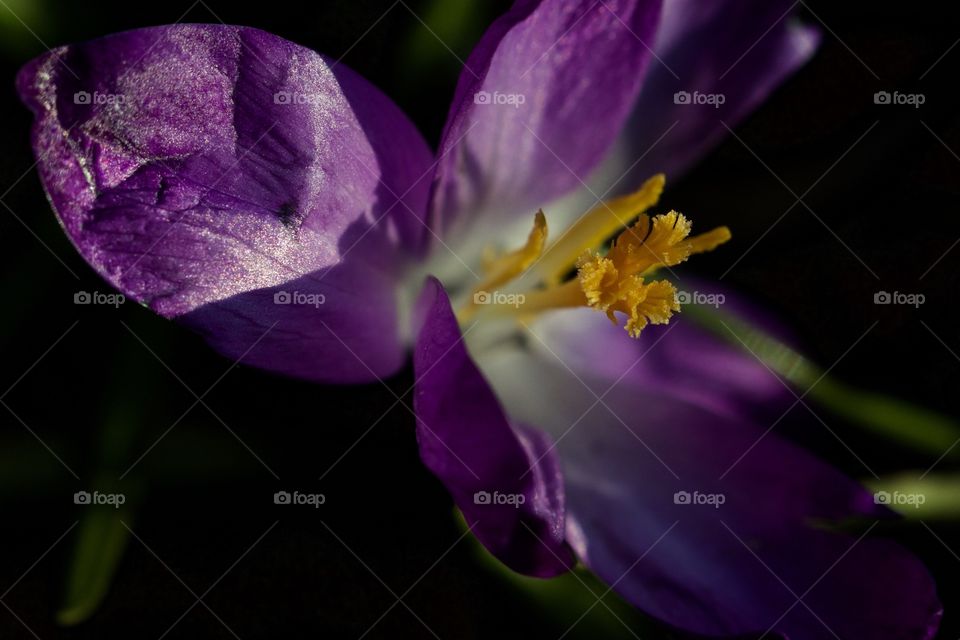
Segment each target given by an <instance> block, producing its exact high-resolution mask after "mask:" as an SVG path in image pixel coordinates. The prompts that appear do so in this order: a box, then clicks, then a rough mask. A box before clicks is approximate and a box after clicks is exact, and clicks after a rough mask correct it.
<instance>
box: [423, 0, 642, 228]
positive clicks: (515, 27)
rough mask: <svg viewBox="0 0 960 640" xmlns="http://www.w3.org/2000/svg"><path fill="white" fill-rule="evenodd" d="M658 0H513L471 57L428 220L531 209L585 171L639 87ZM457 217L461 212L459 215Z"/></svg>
mask: <svg viewBox="0 0 960 640" xmlns="http://www.w3.org/2000/svg"><path fill="white" fill-rule="evenodd" d="M659 12H660V1H659V0H605V1H604V2H587V1H582V2H571V1H569V0H517V2H516V3H515V4H514V5H513V7H512V8H511V10H510V11H509V12H507V13H506V14H505V15H503V16H502V17H501V18H499V19H498V20H497V21H496V22H494V24H493V25H492V26H491V27H490V28H489V29H488V30H487V32H486V34H484V36H483V38H482V39H481V41H480V43H479V44H478V45H477V46H476V48H475V49H474V51H473V53H472V54H471V55H470V57H469V58H468V59H467V62H466V65H465V67H464V70H463V72H462V73H461V75H460V81H459V84H458V85H457V90H456V93H455V95H454V100H453V104H452V106H451V110H450V114H449V116H448V119H447V124H446V127H445V129H444V133H443V138H442V141H441V144H440V158H441V160H440V163H439V165H438V167H437V175H436V179H435V184H434V194H433V195H434V200H433V203H432V211H431V222H432V224H433V225H434V227H435V228H436V229H438V231H439V230H442V232H444V233H449V232H450V231H451V229H454V228H456V227H457V226H458V225H459V224H460V223H463V222H464V219H463V218H464V216H466V215H467V214H469V215H470V216H474V215H476V214H478V213H481V212H483V213H484V214H486V215H506V216H517V215H524V216H529V215H532V214H533V213H534V212H535V211H536V210H537V208H538V207H540V206H543V205H545V204H547V203H548V202H549V201H551V200H553V199H555V198H557V197H558V196H561V195H563V194H564V193H565V192H567V191H569V190H570V189H572V188H574V187H577V186H579V185H580V181H581V180H586V178H587V177H588V174H589V172H590V170H591V169H592V168H593V167H594V166H595V165H596V164H597V163H598V162H599V161H600V160H601V159H602V157H603V154H604V152H605V151H606V150H607V148H608V147H609V146H610V144H611V143H612V142H613V140H614V139H615V137H616V135H617V134H618V133H619V132H620V129H621V127H622V126H623V124H624V122H625V119H626V117H627V115H628V114H629V111H630V108H631V106H632V104H633V102H634V99H635V98H636V95H637V91H639V89H640V81H641V78H642V77H643V72H644V69H645V68H646V66H647V61H648V58H649V57H650V50H649V49H648V48H647V44H648V43H649V44H651V46H652V42H653V37H654V28H655V26H656V23H657V20H658V16H659ZM457 218H459V219H457Z"/></svg>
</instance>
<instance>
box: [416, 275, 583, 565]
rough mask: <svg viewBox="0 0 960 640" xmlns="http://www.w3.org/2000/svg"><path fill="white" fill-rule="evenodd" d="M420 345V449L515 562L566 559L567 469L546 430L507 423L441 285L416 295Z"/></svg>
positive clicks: (478, 531) (484, 537) (475, 524)
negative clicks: (564, 470)
mask: <svg viewBox="0 0 960 640" xmlns="http://www.w3.org/2000/svg"><path fill="white" fill-rule="evenodd" d="M417 314H418V317H419V324H421V329H420V333H419V337H418V338H417V344H416V350H415V352H414V360H413V367H414V374H415V376H416V392H415V393H416V395H415V396H414V406H415V408H416V413H417V442H418V443H419V446H420V457H421V459H422V460H423V462H424V464H425V465H426V466H427V468H428V469H430V471H432V472H433V473H434V474H435V475H436V476H437V477H438V478H439V479H440V481H441V482H443V484H444V486H445V487H446V488H447V490H448V491H449V492H450V494H451V496H452V497H453V500H454V502H455V503H456V504H457V506H458V507H459V508H460V511H461V512H462V513H463V515H464V518H465V519H466V521H467V523H468V525H469V526H470V527H471V529H472V531H473V533H474V534H475V535H476V536H477V538H478V539H479V540H480V542H482V543H483V544H484V546H486V548H487V549H488V550H489V551H490V552H491V553H493V554H494V555H495V556H497V557H498V558H499V559H500V560H501V561H503V562H504V563H505V564H507V565H508V566H510V567H511V568H513V569H514V570H516V571H520V572H522V573H526V574H530V575H535V576H542V577H546V576H552V575H556V574H558V573H562V572H564V571H566V570H567V569H569V568H570V567H571V566H572V564H573V562H574V558H573V554H572V553H571V551H570V549H569V547H568V546H567V545H566V543H565V542H564V506H563V505H564V498H563V479H562V477H561V475H560V471H559V468H558V466H557V461H556V455H555V453H554V452H553V450H552V449H553V448H552V445H551V443H550V441H549V438H547V437H546V435H545V434H544V433H542V432H537V431H535V430H529V429H525V428H523V427H521V426H519V425H517V426H515V425H514V424H511V423H510V421H509V420H508V419H507V416H506V415H504V413H503V410H502V409H501V408H500V405H499V403H498V402H497V398H496V396H494V395H493V392H492V391H491V389H490V387H489V385H488V384H487V381H486V380H485V379H484V377H483V375H482V374H481V373H480V371H479V370H478V369H477V367H476V365H474V363H473V361H472V360H471V358H470V354H469V353H467V348H466V346H465V345H464V343H463V336H462V335H461V333H460V327H459V326H458V325H457V319H456V317H455V316H454V314H453V310H452V309H451V307H450V301H449V299H448V298H447V294H446V292H445V291H444V290H443V287H442V285H441V284H440V283H439V282H438V281H437V280H435V279H432V278H431V279H430V280H429V281H428V282H427V284H426V287H425V288H424V291H423V294H422V295H421V297H420V300H419V301H418V303H417Z"/></svg>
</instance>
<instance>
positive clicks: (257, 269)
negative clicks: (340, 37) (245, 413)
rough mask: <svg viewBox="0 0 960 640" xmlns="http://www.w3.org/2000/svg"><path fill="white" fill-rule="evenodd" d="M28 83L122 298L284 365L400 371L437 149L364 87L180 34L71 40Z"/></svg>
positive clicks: (335, 375) (213, 34)
mask: <svg viewBox="0 0 960 640" xmlns="http://www.w3.org/2000/svg"><path fill="white" fill-rule="evenodd" d="M17 81H18V90H19V92H20V96H21V98H22V99H23V100H24V102H25V103H26V104H27V105H28V106H29V107H30V108H31V109H32V110H33V112H34V114H35V116H36V120H35V123H34V127H33V147H34V152H35V154H36V156H37V159H38V169H39V173H40V177H41V180H42V182H43V185H44V187H45V188H46V190H47V193H48V195H49V197H50V200H51V202H52V203H53V206H54V209H55V210H56V212H57V214H58V216H59V217H60V220H61V221H62V223H63V226H64V228H65V229H66V231H67V233H68V234H69V236H70V238H71V240H72V241H73V242H74V244H75V245H76V247H77V249H78V250H79V251H80V253H81V254H82V255H83V256H84V258H85V259H86V260H87V261H88V262H89V263H90V264H91V266H93V267H94V269H96V270H97V271H98V272H99V273H100V274H101V275H102V276H103V277H104V278H106V279H107V280H108V281H109V282H110V283H111V284H113V285H114V286H115V287H117V288H118V289H120V290H121V291H122V292H123V293H125V294H127V295H128V296H130V297H133V298H135V299H137V300H138V301H141V302H143V303H145V304H147V305H149V306H150V307H151V308H152V309H153V310H154V311H156V312H157V313H159V314H161V315H163V316H166V317H169V318H179V319H182V320H184V321H185V322H186V323H187V324H189V325H191V326H193V327H195V328H197V329H198V330H200V331H202V332H203V333H205V334H206V335H207V337H208V338H209V339H210V341H211V342H212V343H213V345H214V346H215V347H216V348H218V349H219V350H221V351H222V352H224V353H225V354H227V355H229V356H231V357H235V358H236V357H240V356H243V355H245V358H244V359H245V361H246V362H248V363H251V364H255V365H257V366H261V367H264V368H267V369H271V370H274V371H279V372H283V373H288V374H292V375H297V376H302V377H306V378H310V379H314V380H329V381H356V380H368V379H371V378H373V377H374V376H382V375H386V374H388V373H390V372H391V371H393V370H395V369H396V368H397V367H398V366H399V365H400V364H401V362H402V358H403V350H402V346H401V344H400V339H399V335H398V333H399V332H398V329H397V322H396V310H395V306H396V305H395V300H394V294H393V284H392V283H393V281H394V279H395V277H396V276H395V275H392V273H395V272H396V269H397V267H398V265H399V264H400V263H401V261H402V260H403V259H404V258H403V255H402V254H401V253H400V252H399V251H398V250H397V249H396V247H398V246H399V245H403V246H405V247H411V248H412V249H413V251H416V250H417V248H418V246H421V245H422V244H423V237H424V233H425V227H424V226H423V224H422V223H421V222H420V221H418V220H417V217H418V216H422V215H423V213H424V210H425V202H426V197H427V190H428V189H429V186H428V183H429V180H428V179H426V180H422V181H421V182H419V183H418V182H417V181H418V179H420V178H421V177H423V176H424V174H426V173H428V170H429V169H428V168H429V166H430V162H431V154H430V152H429V150H428V148H427V146H426V144H425V143H424V141H423V140H422V138H421V137H420V135H419V134H418V133H417V131H416V130H415V128H414V127H413V126H412V125H411V124H410V122H409V121H408V120H407V119H406V117H405V116H404V115H403V114H402V113H401V112H400V110H399V109H398V108H397V107H396V106H395V105H394V104H393V103H392V102H391V101H390V100H389V99H388V98H386V97H385V96H384V95H382V94H381V93H380V92H379V91H377V90H376V89H375V88H374V87H372V86H371V85H370V84H368V83H367V82H366V81H365V80H363V79H362V78H361V77H359V76H358V75H356V74H355V73H353V72H352V71H350V70H349V69H347V68H346V67H344V66H342V65H337V64H336V63H333V62H332V61H331V60H329V59H328V58H325V57H323V56H321V55H320V54H317V53H314V52H312V51H310V50H308V49H305V48H303V47H300V46H298V45H296V44H293V43H291V42H288V41H286V40H283V39H282V38H279V37H277V36H273V35H271V34H268V33H265V32H263V31H259V30H256V29H250V28H245V27H230V26H224V25H174V26H166V27H156V28H149V29H139V30H136V31H129V32H125V33H120V34H115V35H111V36H107V37H105V38H102V39H99V40H93V41H90V42H86V43H83V44H79V45H73V46H66V47H60V48H58V49H55V50H54V51H52V52H50V53H48V54H46V55H44V56H41V57H40V58H37V59H36V60H34V61H32V62H30V63H29V64H27V65H26V66H25V67H24V69H22V70H21V72H20V74H19V76H18V79H17ZM284 294H290V295H289V296H285V295H284ZM274 295H277V296H278V302H279V303H281V304H279V305H275V304H274ZM285 301H287V302H288V304H284V302H285ZM298 301H299V302H300V304H298ZM271 327H272V328H271ZM254 344H256V347H255V348H254V349H252V350H251V351H250V353H248V354H247V353H246V352H247V350H249V349H250V348H251V347H252V346H253V345H254Z"/></svg>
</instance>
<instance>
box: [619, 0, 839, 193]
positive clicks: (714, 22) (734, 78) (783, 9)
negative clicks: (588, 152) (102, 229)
mask: <svg viewBox="0 0 960 640" xmlns="http://www.w3.org/2000/svg"><path fill="white" fill-rule="evenodd" d="M705 7H706V9H705ZM791 8H792V4H791V3H790V2H788V1H787V0H773V1H771V0H718V1H716V2H709V3H706V4H705V3H703V2H702V1H700V0H666V1H665V2H664V8H663V19H662V22H661V26H660V28H659V30H658V31H657V40H656V45H655V47H654V50H655V51H656V53H657V55H658V57H659V60H660V61H661V63H654V64H653V65H652V66H651V68H650V71H649V73H648V75H647V79H646V81H645V82H644V85H643V90H642V91H641V92H640V98H639V100H638V101H637V104H636V107H635V109H634V111H633V116H632V117H631V120H630V124H629V125H628V128H627V131H628V133H627V134H626V135H627V140H626V143H627V145H628V147H629V151H630V154H631V155H630V157H628V158H627V159H626V160H627V162H633V161H635V160H637V159H638V158H641V157H642V160H640V161H639V162H638V163H637V165H636V166H635V167H634V168H633V170H632V171H631V173H630V176H629V177H626V178H623V182H622V184H623V185H624V187H623V190H627V189H629V188H630V187H631V185H635V184H639V181H642V180H643V179H645V178H646V177H649V176H650V175H652V174H654V173H657V172H665V173H666V174H667V175H668V176H672V177H673V178H674V179H676V178H677V177H679V175H680V174H682V173H683V172H685V171H686V170H687V169H689V168H690V167H691V166H692V165H693V164H694V163H695V162H696V161H697V160H698V159H699V158H701V157H703V156H704V155H705V154H706V153H707V152H708V151H710V150H711V149H712V148H713V147H714V146H715V145H716V144H717V143H719V142H720V140H721V139H722V138H723V137H724V136H725V135H727V128H726V127H725V126H724V123H725V124H726V125H727V126H729V127H734V126H736V125H737V123H739V122H741V121H742V120H743V119H744V118H746V116H747V115H749V114H750V113H751V112H752V111H753V110H754V109H756V108H757V107H758V106H759V105H760V104H761V103H762V102H763V101H764V100H766V98H767V97H768V96H769V95H770V94H771V93H772V92H773V90H774V89H776V88H777V87H778V86H779V85H780V84H781V83H782V82H783V81H784V80H785V79H786V78H787V77H789V76H790V75H791V74H793V72H794V71H796V70H797V69H798V68H799V67H801V66H802V65H803V64H804V63H806V62H807V60H809V59H810V57H811V56H812V55H813V53H814V52H815V51H816V48H817V45H818V44H819V41H820V32H819V31H818V30H817V29H814V28H812V27H807V26H802V25H800V24H798V23H796V22H795V18H794V16H792V15H789V14H790V13H791ZM768 30H769V31H768ZM677 92H686V93H687V94H689V95H690V98H691V102H693V101H694V100H695V99H696V97H695V96H694V92H697V93H698V94H699V95H701V96H709V95H722V96H723V99H724V102H723V104H720V105H719V106H718V107H717V106H713V105H712V104H710V103H705V104H677V103H676V100H675V95H676V94H677ZM700 99H701V100H705V98H700ZM617 177H619V176H617Z"/></svg>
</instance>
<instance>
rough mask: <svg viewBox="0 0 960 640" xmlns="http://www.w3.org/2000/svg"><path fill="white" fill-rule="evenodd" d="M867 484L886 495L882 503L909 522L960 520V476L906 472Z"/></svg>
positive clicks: (866, 482)
mask: <svg viewBox="0 0 960 640" xmlns="http://www.w3.org/2000/svg"><path fill="white" fill-rule="evenodd" d="M864 483H865V484H866V485H867V486H868V487H870V488H871V489H873V490H874V491H877V492H884V494H885V495H884V496H883V497H882V501H883V502H884V503H885V504H887V506H889V507H890V508H891V509H894V510H895V511H897V512H899V513H901V514H902V515H903V516H904V517H905V518H908V519H910V520H935V519H942V520H947V519H956V518H960V473H944V474H932V473H926V472H923V471H916V472H903V473H900V474H897V475H894V476H885V477H882V478H880V479H875V478H871V479H869V480H865V481H864Z"/></svg>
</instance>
